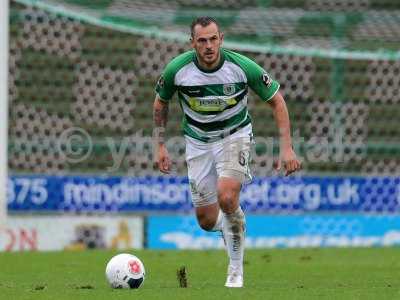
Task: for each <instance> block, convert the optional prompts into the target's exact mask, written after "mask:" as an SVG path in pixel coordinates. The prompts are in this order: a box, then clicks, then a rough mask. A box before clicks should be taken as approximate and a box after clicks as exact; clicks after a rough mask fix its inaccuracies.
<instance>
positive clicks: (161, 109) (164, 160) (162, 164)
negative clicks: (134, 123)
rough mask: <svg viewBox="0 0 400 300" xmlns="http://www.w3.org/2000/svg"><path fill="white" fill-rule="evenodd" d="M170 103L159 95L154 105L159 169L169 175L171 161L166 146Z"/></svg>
mask: <svg viewBox="0 0 400 300" xmlns="http://www.w3.org/2000/svg"><path fill="white" fill-rule="evenodd" d="M168 108H169V107H168V102H166V101H163V100H162V99H161V98H160V96H159V95H158V94H157V96H156V99H155V100H154V104H153V122H154V134H153V136H154V138H155V146H156V153H157V164H158V169H159V170H160V171H161V172H163V173H166V174H168V173H169V172H170V170H171V161H170V159H169V155H168V150H167V147H166V146H165V135H164V134H165V128H166V126H167V122H168Z"/></svg>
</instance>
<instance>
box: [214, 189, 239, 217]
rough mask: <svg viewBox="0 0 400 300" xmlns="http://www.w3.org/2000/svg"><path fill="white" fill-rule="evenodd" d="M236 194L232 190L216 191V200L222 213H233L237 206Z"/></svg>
mask: <svg viewBox="0 0 400 300" xmlns="http://www.w3.org/2000/svg"><path fill="white" fill-rule="evenodd" d="M237 198H238V196H237V194H236V192H235V191H233V190H225V191H219V192H218V202H219V206H220V207H221V209H222V211H223V212H224V213H233V212H234V211H235V210H236V209H237V207H238V203H237V202H238V200H237Z"/></svg>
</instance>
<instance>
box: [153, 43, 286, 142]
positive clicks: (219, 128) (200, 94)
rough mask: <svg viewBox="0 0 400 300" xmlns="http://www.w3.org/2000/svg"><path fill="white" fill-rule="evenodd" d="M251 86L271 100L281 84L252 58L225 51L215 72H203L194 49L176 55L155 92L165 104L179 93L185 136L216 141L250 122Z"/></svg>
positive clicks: (264, 97)
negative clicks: (248, 103)
mask: <svg viewBox="0 0 400 300" xmlns="http://www.w3.org/2000/svg"><path fill="white" fill-rule="evenodd" d="M248 87H250V88H251V89H252V90H253V91H254V92H255V93H256V94H257V95H258V96H259V97H260V98H261V99H262V100H264V101H268V100H270V99H271V98H272V97H273V96H274V95H275V94H276V92H277V91H278V89H279V83H278V82H276V81H275V80H272V79H271V77H269V75H268V74H267V72H266V71H265V70H264V69H263V68H261V67H260V66H259V65H257V64H256V63H255V62H254V61H252V60H251V59H249V58H247V57H246V56H243V55H241V54H239V53H236V52H233V51H230V50H227V49H223V48H222V49H221V61H220V63H219V65H218V66H217V67H216V68H215V69H214V70H204V69H203V68H202V67H201V66H200V65H199V64H198V62H197V57H196V53H195V51H194V50H191V51H188V52H185V53H183V54H181V55H179V56H177V57H176V58H174V59H173V60H172V61H171V62H170V63H169V64H168V65H167V66H166V67H165V69H164V72H163V73H162V75H161V77H160V79H159V80H158V83H157V87H156V92H157V93H158V95H159V96H160V98H161V99H162V100H163V101H170V99H171V98H172V96H173V95H174V93H175V92H178V97H179V101H180V105H181V107H182V110H183V112H184V116H183V121H182V127H183V132H184V134H185V135H187V136H190V137H192V138H195V139H197V140H200V141H202V142H213V141H216V140H219V139H221V138H223V137H226V136H228V135H230V134H232V133H234V132H236V131H237V130H239V129H241V128H243V127H245V126H246V125H248V124H250V123H251V118H250V115H249V113H248V110H247V96H248Z"/></svg>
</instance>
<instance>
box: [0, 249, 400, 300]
mask: <svg viewBox="0 0 400 300" xmlns="http://www.w3.org/2000/svg"><path fill="white" fill-rule="evenodd" d="M133 253H134V254H135V255H137V256H139V257H140V258H141V259H142V261H143V262H144V265H145V268H146V273H147V274H146V280H145V282H144V285H143V286H142V287H141V288H140V289H139V290H112V289H111V288H109V286H108V284H107V282H106V280H105V275H104V270H105V265H106V263H107V261H108V260H109V259H110V258H111V257H112V255H114V254H116V252H111V251H84V252H47V253H34V252H30V253H0V299H5V300H14V299H15V300H17V299H18V300H19V299H58V300H63V299H73V300H78V299H95V300H96V299H107V300H108V299H202V300H203V299H218V300H223V299H246V300H250V299H251V300H252V299H363V300H364V299H400V274H399V267H400V249H398V248H370V249H354V248H353V249H289V250H287V249H285V250H283V249H281V250H278V249H276V250H269V249H268V250H247V251H246V258H245V287H244V288H243V289H227V288H225V287H224V281H225V273H226V263H227V259H226V256H225V253H224V252H223V251H214V250H213V251H150V250H143V251H134V252H133ZM181 266H186V268H187V270H188V284H189V287H188V288H179V284H178V280H177V278H176V271H177V270H178V269H179V268H180V267H181Z"/></svg>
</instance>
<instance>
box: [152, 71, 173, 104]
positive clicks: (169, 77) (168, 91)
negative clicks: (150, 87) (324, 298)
mask: <svg viewBox="0 0 400 300" xmlns="http://www.w3.org/2000/svg"><path fill="white" fill-rule="evenodd" d="M176 89H177V88H176V86H175V71H174V70H173V68H171V67H170V66H169V65H167V67H166V68H165V69H164V71H163V73H162V74H161V76H160V78H159V79H158V81H157V85H156V92H157V93H158V95H159V96H160V98H161V99H162V100H164V101H169V100H171V98H172V96H173V95H174V93H175V91H176Z"/></svg>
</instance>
